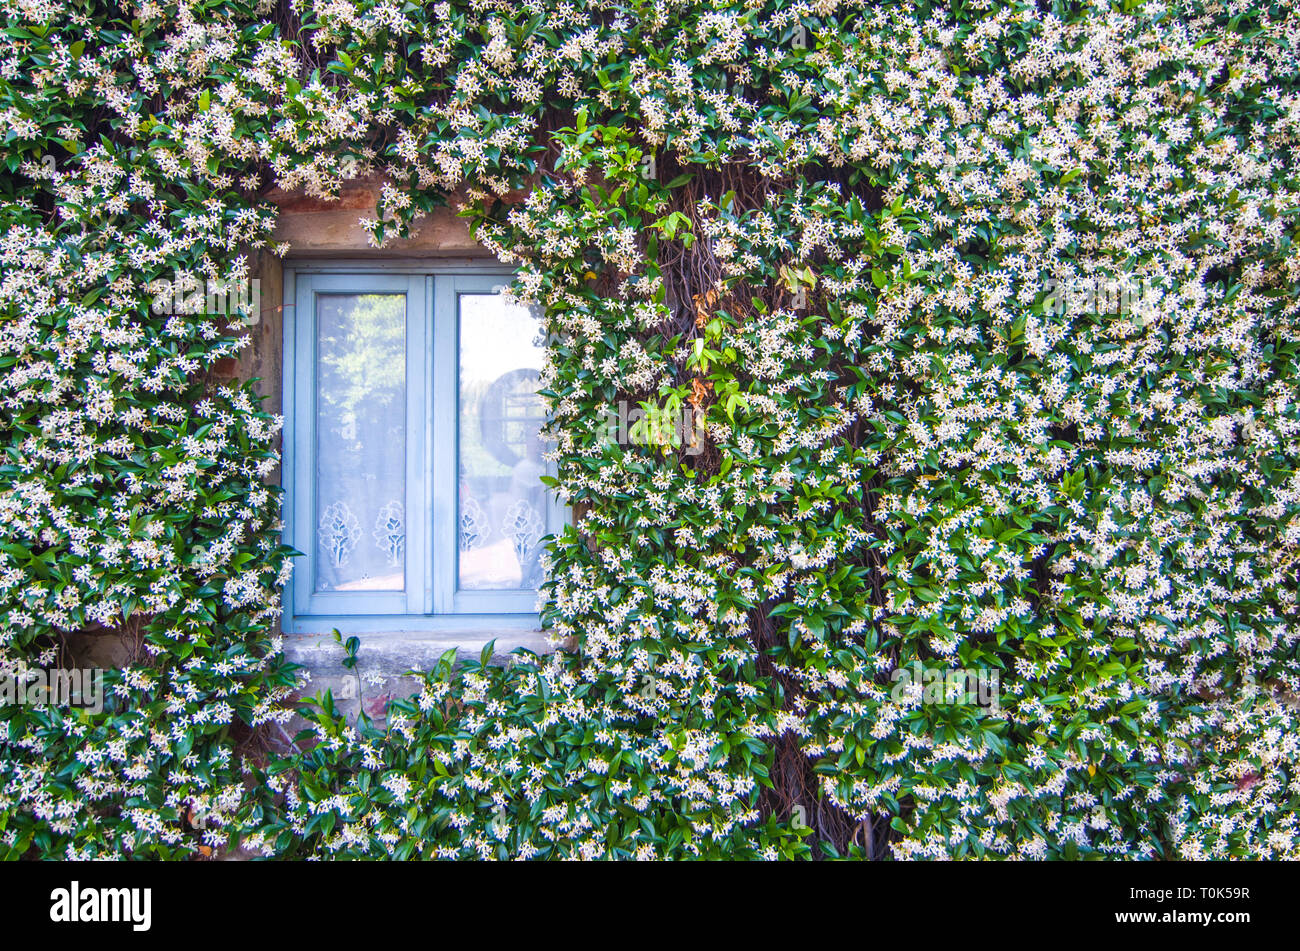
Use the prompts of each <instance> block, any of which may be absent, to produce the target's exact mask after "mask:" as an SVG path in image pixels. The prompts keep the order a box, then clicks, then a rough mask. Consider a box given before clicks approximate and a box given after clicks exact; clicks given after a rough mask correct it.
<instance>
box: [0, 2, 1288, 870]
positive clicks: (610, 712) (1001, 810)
mask: <svg viewBox="0 0 1300 951" xmlns="http://www.w3.org/2000/svg"><path fill="white" fill-rule="evenodd" d="M5 9H6V26H5V31H6V36H7V44H6V48H5V49H4V51H3V52H0V116H3V119H4V145H3V153H2V154H0V192H3V206H2V207H0V262H2V266H3V278H2V281H3V288H4V294H3V297H2V298H0V446H3V448H4V459H3V464H2V465H0V666H3V668H4V670H5V671H16V670H17V669H19V667H20V666H21V665H23V664H42V665H49V664H51V663H53V662H55V660H56V657H57V655H58V653H59V651H60V647H61V645H62V643H63V641H64V639H65V637H66V635H67V634H68V633H69V632H75V631H84V630H98V629H106V630H111V631H119V632H121V634H122V635H123V636H125V637H129V638H131V639H133V641H134V642H135V643H137V645H138V650H137V660H136V662H135V663H134V664H133V665H132V666H130V667H129V668H127V669H125V670H123V671H121V672H120V673H118V674H115V675H114V677H113V686H114V691H113V695H112V697H111V699H110V701H109V703H108V705H107V707H106V709H105V710H104V711H103V712H102V713H99V714H92V713H89V712H87V711H85V710H79V709H77V708H67V707H58V706H55V705H10V706H5V707H3V708H0V781H2V782H3V787H2V788H0V854H4V855H7V856H9V857H18V856H22V855H40V856H56V855H69V856H118V855H137V856H150V857H176V856H183V855H189V854H193V853H195V852H196V851H197V850H199V849H200V848H202V849H203V850H204V852H205V853H206V852H210V851H211V850H212V849H214V848H224V847H227V846H230V845H232V844H238V845H240V846H243V847H246V848H251V849H253V850H256V851H260V852H262V853H264V854H267V855H284V856H296V855H321V856H331V855H336V856H362V855H365V856H385V855H396V856H482V857H493V856H499V857H512V856H522V857H532V856H537V857H547V858H550V857H569V856H582V857H630V856H636V857H683V856H706V857H717V856H731V857H758V856H762V857H776V856H828V855H830V856H833V855H849V854H851V855H855V856H865V857H872V858H879V857H886V856H894V857H899V858H919V857H943V856H959V857H1027V858H1041V857H1065V858H1080V857H1089V856H1098V855H1109V856H1122V857H1134V858H1140V857H1179V856H1181V857H1191V858H1200V857H1225V856H1253V857H1290V858H1297V857H1300V826H1298V825H1297V805H1298V804H1300V771H1298V767H1300V740H1298V739H1297V734H1296V722H1295V721H1296V714H1295V696H1296V694H1297V693H1300V663H1298V661H1297V641H1298V639H1300V616H1298V613H1297V600H1296V595H1297V587H1298V584H1300V582H1298V579H1297V570H1298V561H1297V546H1298V545H1300V474H1298V473H1297V471H1296V460H1297V459H1298V458H1300V410H1298V409H1297V406H1298V403H1300V391H1298V389H1297V387H1298V385H1300V369H1298V367H1297V363H1298V361H1297V353H1298V349H1300V334H1298V333H1297V331H1298V329H1300V327H1298V325H1297V320H1296V315H1297V299H1298V295H1297V286H1298V283H1300V252H1297V247H1296V236H1297V220H1296V215H1297V209H1298V208H1300V181H1298V179H1297V162H1296V148H1297V144H1300V75H1298V70H1300V58H1298V57H1297V54H1296V50H1295V48H1294V40H1295V37H1296V36H1297V35H1300V17H1298V16H1297V14H1296V12H1295V11H1294V9H1293V8H1292V7H1290V6H1289V5H1285V4H1281V3H1276V4H1262V5H1252V4H1249V3H1232V4H1221V3H1216V2H1204V3H1202V2H1196V3H1192V2H1187V3H1180V2H1174V3H1162V2H1152V3H1147V4H1141V5H1139V4H1134V3H1130V2H1127V0H1125V2H1122V3H1118V2H1117V3H1114V4H1111V3H1103V2H1064V0H1052V2H1046V0H1044V2H1042V3H1032V2H1016V0H1013V2H1008V3H999V4H995V3H992V2H963V0H952V2H950V3H930V2H917V0H913V2H904V3H894V4H879V5H877V4H863V3H853V2H849V3H838V2H834V0H824V2H802V3H798V4H791V3H786V2H783V0H777V2H764V0H753V2H747V3H740V4H732V3H721V2H670V0H645V2H641V0H609V2H595V0H592V2H583V0H530V2H526V3H511V2H507V0H466V2H462V0H452V2H444V3H432V4H427V5H425V4H417V3H411V2H407V3H402V2H398V0H382V2H375V0H328V2H326V0H319V2H312V0H301V2H296V3H294V4H292V5H287V6H280V7H276V6H274V5H272V4H253V3H238V2H228V0H198V2H184V3H180V4H176V5H169V6H166V7H164V6H163V5H160V4H158V3H155V2H153V0H149V2H145V3H143V4H139V5H132V6H130V7H129V8H127V7H122V8H118V7H116V6H114V5H101V4H97V3H92V2H88V0H5ZM354 174H375V175H382V176H383V178H384V180H385V181H386V182H387V183H388V184H386V185H385V187H384V190H383V196H382V200H381V203H380V207H379V208H378V209H377V210H376V213H375V215H374V217H373V218H371V219H369V220H368V221H367V222H366V224H367V229H368V230H369V232H370V233H371V234H372V235H373V237H374V240H375V241H376V242H377V243H383V242H384V241H386V240H387V239H388V238H390V237H392V236H394V235H400V234H405V233H408V229H409V228H410V227H411V225H412V224H413V223H415V222H417V221H418V220H419V218H420V217H421V216H422V215H424V214H426V213H427V212H429V211H430V210H432V209H433V208H435V207H437V206H440V205H444V204H447V203H452V204H453V205H454V207H456V208H457V209H458V210H459V211H460V213H461V214H463V215H464V216H465V217H466V218H467V219H468V220H469V222H470V223H471V225H472V227H473V228H474V230H475V233H476V235H477V236H478V237H479V239H480V240H481V241H482V242H483V243H484V244H485V245H487V246H488V247H490V248H491V249H493V250H494V251H495V252H496V253H497V254H498V256H499V257H500V258H501V259H502V260H503V261H507V262H510V263H513V264H515V265H517V266H518V268H519V278H518V280H517V281H516V283H515V287H514V289H513V294H514V295H515V296H516V297H518V298H519V299H521V300H523V301H526V302H529V303H533V304H536V305H538V306H539V307H540V308H542V309H543V311H544V313H545V319H546V324H547V329H548V331H549V332H550V334H551V340H552V342H551V344H550V345H549V347H548V356H547V365H546V368H545V370H544V372H543V386H544V392H545V395H546V397H547V399H548V400H549V403H550V407H551V411H552V422H551V423H550V425H549V429H550V436H551V437H552V439H553V442H554V449H553V453H554V458H555V460H556V461H557V463H558V471H559V476H558V479H556V480H555V486H554V488H555V490H556V491H557V492H558V493H559V494H560V496H561V497H562V498H563V499H564V500H566V501H567V502H568V503H570V504H571V505H573V507H574V511H575V515H576V524H575V525H574V526H573V527H571V528H570V529H568V530H567V531H566V532H565V534H564V535H562V536H561V537H558V538H556V539H555V540H554V541H553V543H552V544H551V546H550V552H549V569H550V575H549V577H550V579H551V580H550V581H549V582H548V585H547V590H546V595H547V602H546V605H545V607H544V611H543V619H544V622H545V624H546V626H547V628H548V630H550V631H551V632H552V633H553V634H554V635H555V636H556V637H557V638H560V639H569V638H572V639H574V643H576V649H575V650H571V651H566V652H560V653H557V654H554V655H550V656H548V657H545V658H536V657H531V656H522V657H520V658H519V662H517V663H514V664H512V665H510V666H507V667H493V666H491V665H489V664H487V663H486V662H485V663H483V664H480V665H469V666H467V667H465V668H462V669H459V670H453V668H452V664H451V660H450V658H449V659H447V660H445V661H444V663H443V664H442V665H441V666H440V667H439V669H437V670H435V671H432V672H427V673H425V674H424V675H423V677H424V682H425V687H424V689H423V691H422V692H421V693H420V694H419V695H417V696H415V697H413V698H411V699H410V700H409V701H399V702H397V703H394V704H393V705H392V707H391V708H390V710H389V716H388V720H387V723H386V725H385V726H384V727H382V728H378V727H375V726H373V725H372V724H371V723H369V722H368V721H364V720H363V721H362V722H361V723H359V724H355V725H352V724H349V723H348V722H346V720H345V719H344V718H343V717H341V716H339V715H338V714H337V713H336V712H335V711H334V710H333V708H332V702H331V701H330V700H329V699H328V698H325V700H324V702H323V704H321V705H319V706H309V707H307V708H304V711H305V713H306V714H307V716H308V719H309V723H310V726H311V730H310V734H311V737H310V738H311V739H312V740H313V741H314V742H312V743H307V742H300V746H301V748H302V749H300V748H298V747H294V748H290V747H288V746H287V745H286V744H285V743H283V741H282V738H281V737H280V736H279V734H280V733H281V732H282V730H283V725H284V724H285V723H287V721H288V718H289V716H290V714H291V712H292V707H291V700H290V693H291V691H292V689H293V688H294V686H295V681H294V673H293V671H292V670H291V669H289V668H288V666H287V665H286V664H285V663H284V661H283V658H282V656H281V654H280V643H279V639H278V634H277V612H278V608H279V603H278V598H279V595H278V588H279V587H280V586H281V585H282V584H283V582H284V580H285V578H286V577H287V572H288V570H289V567H288V566H289V564H290V561H291V559H289V558H288V553H287V552H286V551H285V550H284V549H283V548H282V547H280V545H279V541H278V537H277V528H278V523H277V509H278V504H279V501H280V494H279V492H278V490H276V489H274V488H268V487H267V486H266V485H264V480H265V478H266V477H267V476H268V475H269V474H270V473H271V472H272V471H273V470H274V467H275V464H276V459H277V455H276V453H275V443H276V438H277V431H278V421H277V420H276V419H274V418H273V417H272V416H270V415H268V414H267V413H265V412H264V411H263V410H262V409H260V408H259V406H258V403H257V401H256V400H255V398H253V396H252V393H253V390H252V387H251V385H249V384H239V385H229V386H217V385H214V384H212V383H211V382H210V381H209V378H208V371H209V369H210V368H211V367H212V365H213V364H214V363H215V362H216V361H217V360H219V359H221V358H223V357H225V356H228V355H230V354H232V353H235V352H236V351H237V350H238V348H239V346H240V345H241V341H242V340H243V339H244V338H243V330H244V328H243V327H242V326H241V324H240V322H239V320H238V319H234V320H226V319H221V318H213V317H212V316H211V315H202V314H199V315H193V314H191V315H184V314H182V315H160V314H157V313H155V312H154V309H153V308H151V306H150V301H151V299H152V293H151V290H150V289H151V288H152V287H154V286H155V283H154V282H156V281H157V280H158V279H160V278H161V279H164V280H170V279H171V278H172V277H174V276H175V275H177V274H178V273H192V274H198V275H203V276H206V277H210V278H219V277H225V276H233V277H235V278H242V277H243V276H245V275H247V273H248V269H249V267H250V262H251V261H252V254H253V252H254V251H256V250H257V249H259V248H262V247H265V246H266V243H267V241H268V240H269V235H270V232H271V229H272V227H273V222H274V213H273V210H271V209H269V207H268V206H266V204H265V203H264V202H263V201H262V200H261V198H260V196H261V194H262V193H263V192H264V191H265V189H267V188H269V187H270V186H272V185H278V186H280V187H282V188H286V189H304V190H305V191H306V192H307V193H309V194H312V195H317V196H328V195H332V194H336V193H337V189H338V187H339V185H340V183H341V181H342V179H343V178H344V177H345V176H348V175H354ZM277 250H278V251H279V252H281V253H283V252H284V251H286V250H287V249H285V248H279V249H277ZM620 401H623V402H626V403H629V404H631V405H640V406H646V407H649V408H652V409H653V408H659V407H671V408H672V409H673V411H674V412H676V411H677V409H678V408H679V407H689V410H688V413H689V415H690V416H691V418H692V419H695V420H698V421H700V423H701V424H702V425H703V427H704V430H705V432H706V434H707V438H706V440H705V445H704V447H703V448H704V451H703V452H700V453H698V454H693V453H691V454H688V453H686V452H685V451H683V447H681V446H677V447H674V446H672V445H665V446H655V445H644V444H638V441H632V443H631V444H627V445H620V444H617V443H613V442H611V441H610V440H609V438H608V434H607V432H606V426H607V418H608V413H609V412H610V410H611V409H612V408H613V407H615V406H616V405H617V404H618V403H619V402H620ZM639 442H640V443H644V442H645V440H640V441H639ZM360 649H361V651H364V649H365V648H364V643H363V644H362V646H361V648H360ZM485 661H486V655H485ZM903 670H911V671H921V670H930V671H943V672H947V671H976V672H980V676H981V677H982V678H983V679H984V681H986V682H987V681H989V680H990V679H992V678H996V681H997V685H998V688H999V689H998V691H997V702H996V703H988V702H982V701H981V698H980V697H978V696H971V695H969V694H966V693H964V692H963V693H962V694H960V695H958V696H954V697H937V696H934V695H932V694H931V693H930V692H929V691H928V690H926V689H924V687H923V683H922V685H917V684H913V685H912V686H910V687H909V686H907V685H906V682H905V680H904V681H900V680H899V676H898V672H900V671H903ZM303 749H305V751H303ZM801 820H804V821H801Z"/></svg>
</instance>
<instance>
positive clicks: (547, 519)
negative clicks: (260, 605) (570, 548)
mask: <svg viewBox="0 0 1300 951" xmlns="http://www.w3.org/2000/svg"><path fill="white" fill-rule="evenodd" d="M509 279H510V275H509V274H508V273H501V272H499V271H497V272H492V271H486V270H484V269H469V268H465V269H445V270H444V269H436V270H431V269H429V268H427V267H426V268H424V269H416V268H411V269H403V268H384V269H382V270H381V269H377V268H371V269H365V268H357V267H352V268H347V267H343V266H336V267H328V266H320V267H295V268H292V269H289V270H287V271H286V281H285V300H286V302H287V303H288V302H292V304H293V306H292V307H286V308H285V385H284V394H285V396H284V409H285V413H284V415H285V443H284V445H285V453H284V484H285V487H286V490H287V500H286V506H285V510H286V518H285V522H286V524H285V529H286V540H287V542H288V544H290V545H292V546H293V547H294V548H296V549H297V550H298V551H300V552H302V557H300V558H297V559H295V567H294V575H293V580H292V582H291V584H290V589H289V593H288V596H287V604H286V618H285V629H286V630H287V631H290V632H308V631H317V630H329V629H330V628H331V627H340V628H342V627H344V626H347V627H348V628H349V629H351V630H365V629H373V630H398V629H401V630H409V629H413V628H414V629H420V628H428V629H437V628H439V627H444V628H446V627H465V626H474V625H475V624H478V625H480V626H494V625H495V626H501V625H505V626H508V627H518V626H520V625H524V626H531V627H535V626H536V624H537V616H536V604H537V588H538V586H539V585H540V583H541V581H542V567H541V553H542V547H543V546H542V540H543V538H544V537H545V536H546V535H548V534H551V533H552V532H555V531H556V530H558V527H559V525H560V522H561V515H562V513H561V511H560V509H559V507H558V506H557V505H556V504H555V502H554V501H553V499H552V498H551V494H550V493H549V492H548V491H547V489H546V487H545V485H543V483H542V481H541V480H542V476H543V475H545V474H546V473H547V467H546V464H545V463H544V461H543V459H542V445H541V439H540V427H541V424H542V421H543V412H544V410H543V405H542V400H541V398H540V397H539V396H538V395H537V387H538V373H539V371H540V369H541V365H542V363H541V361H542V339H541V323H540V321H539V320H538V317H537V315H536V314H535V313H533V312H532V311H530V310H528V309H527V308H524V307H521V306H519V305H517V304H512V303H507V301H506V300H505V299H504V298H503V297H502V296H501V294H500V290H501V288H502V286H503V285H504V284H506V283H508V282H509Z"/></svg>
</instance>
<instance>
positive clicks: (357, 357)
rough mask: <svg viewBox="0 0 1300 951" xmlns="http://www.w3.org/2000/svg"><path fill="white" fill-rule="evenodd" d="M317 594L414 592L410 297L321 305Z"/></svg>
mask: <svg viewBox="0 0 1300 951" xmlns="http://www.w3.org/2000/svg"><path fill="white" fill-rule="evenodd" d="M316 327H317V334H318V340H317V347H316V359H317V367H316V384H317V391H316V441H317V446H316V540H317V545H316V590H317V591H401V590H402V589H403V588H404V587H405V578H404V574H405V557H406V519H405V513H404V511H403V500H404V499H405V497H406V478H405V468H406V296H405V295H404V294H321V295H319V296H317V298H316Z"/></svg>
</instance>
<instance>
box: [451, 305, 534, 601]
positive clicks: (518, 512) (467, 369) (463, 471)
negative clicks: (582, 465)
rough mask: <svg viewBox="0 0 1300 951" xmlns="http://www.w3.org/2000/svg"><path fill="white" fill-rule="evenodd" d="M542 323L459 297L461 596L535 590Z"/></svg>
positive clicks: (515, 309)
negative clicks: (488, 591) (486, 591)
mask: <svg viewBox="0 0 1300 951" xmlns="http://www.w3.org/2000/svg"><path fill="white" fill-rule="evenodd" d="M541 366H542V339H541V322H540V321H539V320H538V319H537V316H536V315H535V314H534V313H533V312H532V311H530V310H529V309H527V308H525V307H520V306H519V305H517V304H507V303H506V302H505V300H504V299H503V298H502V297H501V296H500V295H498V294H462V295H460V493H459V497H460V511H459V546H458V547H459V552H458V553H457V565H458V569H457V570H458V575H459V582H460V588H461V589H462V590H464V589H496V590H502V589H510V588H525V589H526V588H536V587H537V586H538V585H539V584H540V583H541V581H542V578H541V564H540V555H541V544H540V543H541V538H542V536H543V535H545V534H546V487H545V486H544V485H543V484H542V481H541V477H542V476H543V475H544V474H545V472H546V470H545V466H544V463H543V462H542V444H541V436H540V429H541V425H542V422H543V418H544V414H545V410H544V409H543V406H542V399H541V397H540V396H538V395H537V387H538V376H539V371H540V370H541Z"/></svg>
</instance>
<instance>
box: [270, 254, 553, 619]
mask: <svg viewBox="0 0 1300 951" xmlns="http://www.w3.org/2000/svg"><path fill="white" fill-rule="evenodd" d="M510 278H511V274H510V272H509V271H505V270H501V269H500V268H499V266H498V267H496V268H484V267H482V266H474V265H453V266H448V267H445V268H437V269H435V268H431V267H429V266H428V265H427V264H425V265H422V264H413V265H406V266H403V265H397V266H383V265H380V266H374V265H369V266H367V265H365V264H352V263H346V264H328V263H325V264H320V265H306V266H295V267H289V268H286V271H285V298H284V299H285V301H286V305H287V306H286V307H285V310H284V345H285V351H284V353H285V357H284V359H285V367H284V387H283V394H284V396H283V404H284V405H283V411H284V417H285V428H284V447H285V452H284V464H283V468H282V471H283V484H284V486H285V487H286V490H287V499H286V505H285V513H284V514H285V519H284V520H285V540H286V542H287V544H289V545H291V546H293V547H294V548H296V549H297V550H298V551H300V552H302V556H301V557H299V558H296V559H295V568H294V578H293V580H292V581H291V582H290V585H289V589H288V590H287V591H286V593H285V607H286V612H285V618H284V629H285V630H286V631H288V632H290V633H308V632H315V631H329V630H330V629H332V628H334V627H338V628H339V629H340V630H349V631H355V632H364V631H420V630H428V631H448V630H455V631H483V632H493V631H500V630H521V629H536V628H537V627H538V619H537V614H536V610H537V608H536V603H537V592H536V591H533V590H523V591H459V590H457V588H456V577H457V566H456V558H457V552H458V548H459V545H458V544H457V542H458V522H459V517H458V513H459V503H458V499H457V491H458V483H459V479H458V468H459V466H458V460H457V453H458V446H459V434H458V429H457V421H458V418H459V415H460V414H459V407H458V398H459V389H460V388H459V372H460V353H459V323H460V306H459V302H460V296H461V295H462V294H482V293H490V292H492V291H494V290H495V289H497V288H499V287H501V286H503V285H505V284H508V283H509V281H510ZM365 293H400V294H403V295H405V298H406V384H407V386H406V393H407V408H406V434H407V435H406V440H407V446H406V503H405V504H406V512H407V519H406V522H407V541H406V574H405V590H404V591H403V592H400V593H394V592H318V591H316V590H315V571H316V565H315V559H316V556H317V542H316V517H315V516H316V499H315V492H316V485H315V481H316V480H315V470H316V464H315V460H316V456H315V446H316V364H317V338H318V334H317V324H316V311H317V299H318V297H319V296H320V295H321V294H365ZM289 302H292V303H291V304H290V303H289ZM548 470H550V471H552V472H553V471H554V469H553V467H551V466H548ZM547 498H548V500H549V504H548V506H547V512H546V531H547V532H548V533H554V532H557V531H559V530H560V528H561V526H562V525H563V523H564V520H565V517H566V509H565V508H564V506H562V505H560V504H559V502H558V501H557V500H556V499H555V497H554V495H553V494H552V493H548V494H547Z"/></svg>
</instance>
